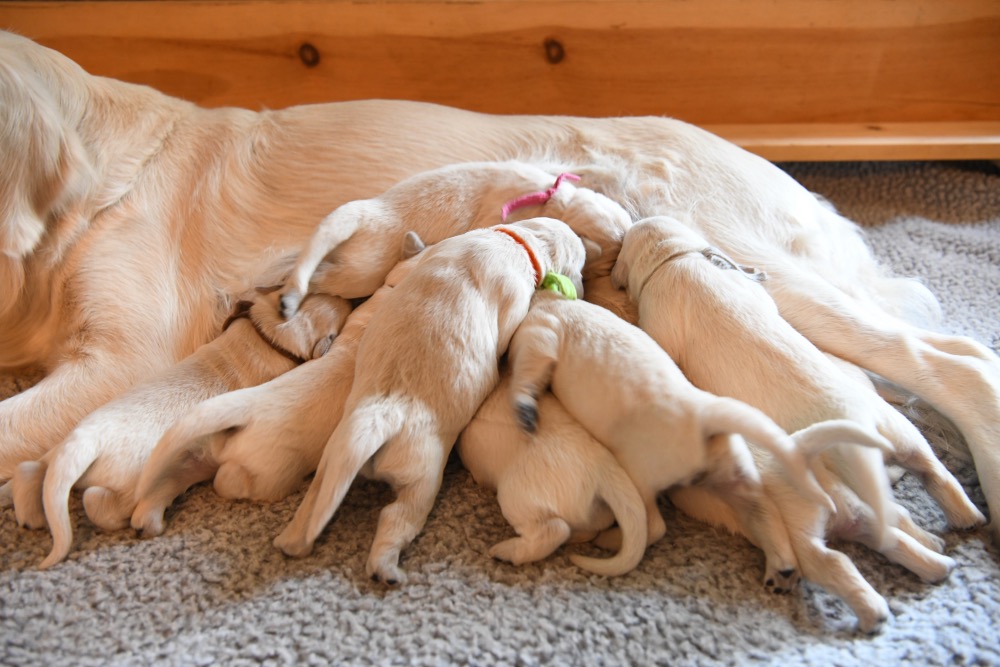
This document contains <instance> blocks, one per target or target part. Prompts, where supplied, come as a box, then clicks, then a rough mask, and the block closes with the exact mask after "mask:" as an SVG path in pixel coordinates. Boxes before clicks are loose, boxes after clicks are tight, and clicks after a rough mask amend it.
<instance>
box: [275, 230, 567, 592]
mask: <svg viewBox="0 0 1000 667" xmlns="http://www.w3.org/2000/svg"><path fill="white" fill-rule="evenodd" d="M500 228H505V229H509V230H515V233H516V234H518V235H520V237H521V238H522V239H523V241H524V243H525V244H527V246H528V247H529V248H530V249H531V251H532V253H533V254H534V256H535V257H536V258H537V260H538V262H539V263H540V265H541V268H542V271H543V273H544V272H547V271H557V272H559V273H562V274H564V275H567V276H569V277H570V278H571V279H574V280H575V281H576V282H580V281H582V277H581V274H580V272H581V270H582V268H583V265H584V262H585V260H586V259H587V257H586V255H585V249H584V244H583V243H582V242H581V241H580V239H579V237H578V236H576V234H574V233H573V231H572V230H571V229H570V228H569V227H568V226H566V225H565V224H564V223H562V222H559V221H556V220H552V219H548V218H534V219H531V220H526V221H522V222H518V223H513V224H510V225H498V226H497V227H491V228H488V229H483V230H473V231H470V232H466V233H465V234H462V235H460V236H457V237H453V238H451V239H446V240H444V241H441V242H440V243H439V244H437V245H435V246H433V247H432V248H430V249H428V250H426V251H424V253H423V255H422V257H421V259H420V262H419V263H418V264H417V266H416V267H414V268H413V270H412V271H411V272H410V274H409V275H408V276H407V277H406V278H404V279H403V281H402V282H401V283H400V284H399V285H397V286H396V288H395V289H394V290H393V291H392V292H391V293H390V294H389V295H388V296H387V298H386V300H385V302H384V303H383V305H382V307H381V308H380V309H379V310H378V312H377V313H375V315H374V316H373V317H372V320H371V322H370V324H369V326H368V328H367V329H366V330H365V333H364V336H363V337H362V339H361V343H360V345H359V348H358V358H357V370H356V373H355V378H354V386H353V387H352V388H351V393H350V395H349V396H348V398H347V404H346V405H345V407H344V417H343V419H342V420H341V421H340V423H339V424H338V425H337V428H336V429H335V430H334V432H333V435H332V436H331V437H330V440H329V442H328V443H327V445H326V448H325V449H324V450H323V455H322V457H321V459H320V462H319V466H318V468H317V470H316V477H315V478H314V479H313V481H312V483H311V484H310V486H309V490H308V491H307V493H306V496H305V498H304V499H303V501H302V504H301V505H300V506H299V508H298V510H297V511H296V513H295V517H294V518H293V519H292V521H291V523H289V524H288V526H286V527H285V530H284V531H282V533H281V534H280V535H278V537H277V538H276V539H275V545H276V546H278V547H279V548H281V550H282V551H284V552H285V553H286V554H288V555H292V556H303V555H306V554H308V553H309V552H310V551H311V550H312V547H313V544H314V542H315V541H316V538H317V537H318V536H319V534H320V533H321V532H322V530H323V528H324V527H325V526H326V524H327V522H329V520H330V518H331V517H332V516H333V514H334V512H336V510H337V508H338V507H339V506H340V503H341V501H342V500H343V498H344V495H345V494H346V493H347V489H348V487H349V486H350V484H351V483H352V482H353V480H354V478H355V476H356V475H357V474H358V472H359V471H360V470H361V468H362V467H363V466H365V464H366V463H368V462H369V459H371V461H370V475H369V476H371V477H374V478H376V479H381V480H384V481H386V482H388V483H389V484H390V485H391V486H392V487H393V489H394V490H395V492H396V494H397V495H396V500H395V502H393V503H392V504H390V505H388V506H387V507H386V508H384V509H383V510H382V514H381V515H380V517H379V522H378V528H377V530H376V534H375V540H374V542H373V544H372V549H371V553H370V554H369V557H368V563H367V568H366V569H367V572H368V574H369V575H371V576H372V577H374V578H376V579H378V580H381V581H383V582H386V583H398V582H400V581H402V579H403V573H402V571H401V570H400V569H399V566H398V561H399V554H400V551H401V550H402V549H403V548H404V547H405V546H406V545H407V544H409V543H410V541H411V540H413V538H414V537H415V536H416V535H417V533H418V532H419V531H420V530H421V529H422V528H423V524H424V521H425V520H426V518H427V514H428V513H429V512H430V510H431V507H432V505H433V502H434V498H435V496H436V495H437V491H438V489H439V488H440V485H441V477H442V475H443V472H444V464H445V462H446V460H447V458H448V453H449V452H450V451H451V448H452V446H453V445H454V443H455V440H456V439H457V438H458V435H459V433H460V432H461V430H462V429H463V428H464V427H465V426H466V425H467V424H468V423H469V421H470V420H471V419H472V417H473V415H474V414H475V412H476V410H477V408H478V407H479V405H480V404H481V403H482V402H483V400H484V399H485V398H486V396H487V395H488V394H489V392H490V391H492V390H493V388H494V387H495V386H496V383H497V381H498V379H499V377H498V370H497V362H498V360H499V358H500V356H501V355H502V354H503V353H504V351H505V350H506V349H507V345H508V342H509V340H510V337H511V335H513V333H514V329H515V328H516V327H517V326H518V325H519V324H520V322H521V319H522V318H523V317H524V315H525V313H526V312H527V311H528V305H529V303H530V301H531V295H532V293H533V292H534V291H535V287H536V284H537V277H536V275H535V269H534V268H533V266H532V262H531V261H530V257H529V253H528V250H527V249H526V248H525V247H524V246H523V245H522V244H521V243H519V242H517V241H515V240H514V239H513V238H511V237H510V236H508V234H506V233H502V232H501V231H499V229H500Z"/></svg>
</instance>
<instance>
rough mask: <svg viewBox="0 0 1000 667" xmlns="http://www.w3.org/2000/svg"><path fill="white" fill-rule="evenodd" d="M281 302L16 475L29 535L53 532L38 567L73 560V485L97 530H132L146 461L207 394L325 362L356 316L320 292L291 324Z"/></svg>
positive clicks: (234, 326) (269, 302) (242, 317)
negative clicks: (310, 362)
mask: <svg viewBox="0 0 1000 667" xmlns="http://www.w3.org/2000/svg"><path fill="white" fill-rule="evenodd" d="M276 300H277V294H276V293H274V292H272V293H271V294H269V295H266V296H265V295H259V296H257V297H256V298H255V300H254V302H253V303H252V305H251V303H250V302H244V304H241V308H242V309H241V310H240V311H238V313H237V315H235V316H234V319H233V321H232V322H231V323H230V324H229V326H228V328H227V329H226V330H225V331H224V332H223V333H222V334H221V335H220V336H219V337H218V338H217V339H216V340H214V341H212V342H210V343H207V344H205V345H203V346H202V347H200V348H199V349H198V350H196V351H195V352H194V354H192V355H191V356H190V357H188V358H187V359H185V360H183V361H181V362H180V363H178V364H177V365H176V366H174V367H172V368H170V369H168V370H167V371H165V372H163V373H160V374H159V375H157V376H155V377H154V378H151V379H150V380H148V381H146V382H144V383H141V384H139V385H138V386H136V387H135V388H134V389H132V390H131V391H129V392H127V393H126V394H123V395H122V396H120V397H119V398H117V399H116V400H114V401H112V402H110V403H108V404H107V405H105V406H103V407H101V408H100V409H98V410H96V411H94V412H93V413H91V414H90V415H88V416H87V417H86V418H85V419H84V420H83V421H82V422H81V423H80V425H79V426H77V428H75V429H74V430H73V432H72V433H71V434H70V436H69V437H68V438H67V439H66V441H65V442H63V443H62V444H60V445H59V446H58V447H55V448H54V449H52V450H50V451H49V453H48V454H46V456H45V457H43V458H42V459H41V461H39V462H37V463H31V462H29V463H22V464H21V465H20V466H19V467H18V469H17V471H16V473H15V476H14V479H13V481H12V483H11V487H12V488H11V492H12V496H13V500H14V509H15V514H16V515H17V517H18V520H19V521H20V522H21V523H22V524H24V525H28V526H31V527H41V526H44V525H45V523H46V522H47V523H48V526H49V529H50V530H51V532H52V539H53V546H52V551H51V552H50V553H49V555H48V557H47V558H45V560H44V561H42V563H41V565H40V567H41V568H43V569H45V568H48V567H51V566H52V565H54V564H56V563H58V562H60V561H61V560H63V559H64V558H65V557H66V555H67V554H68V553H69V549H70V546H71V543H72V527H71V523H70V516H69V507H68V502H69V493H70V490H71V489H72V488H73V487H76V488H79V489H85V491H84V493H83V504H84V508H85V510H86V512H87V515H88V516H89V517H90V519H91V520H92V521H93V522H94V523H95V524H97V525H98V526H101V527H102V528H106V529H116V528H122V527H124V526H127V525H128V519H129V516H130V515H131V514H132V511H133V509H134V507H135V504H136V495H135V491H136V483H137V481H138V480H139V477H140V472H141V470H142V467H143V465H144V464H145V462H146V458H147V457H148V456H149V454H150V452H151V450H152V449H153V447H154V445H155V444H156V442H157V441H158V440H159V438H160V436H161V435H162V434H163V432H164V431H165V430H166V429H167V427H168V426H170V424H171V423H172V422H173V421H174V420H175V419H176V418H177V417H178V416H179V415H181V414H183V413H184V411H185V410H187V409H189V408H190V407H191V406H192V405H195V404H196V403H198V402H199V401H201V400H204V399H206V398H208V397H209V396H213V395H216V394H220V393H223V392H227V391H232V390H234V389H238V388H241V387H247V386H250V385H255V384H259V383H261V382H264V381H265V380H270V379H271V378H273V377H275V376H276V375H280V374H281V373H284V372H286V371H288V370H289V369H291V368H293V367H294V366H295V365H297V364H298V363H301V362H302V361H304V360H305V359H310V358H313V357H318V356H321V355H323V354H324V353H325V352H326V350H328V349H329V347H330V345H331V342H332V340H333V338H334V337H335V336H336V334H337V331H338V330H339V329H340V326H341V324H342V323H343V321H344V319H345V318H346V317H347V314H348V312H349V311H350V304H349V303H348V302H347V301H345V300H344V299H341V298H339V297H333V296H329V295H326V294H315V295H310V297H309V299H307V300H306V301H305V302H304V303H303V307H302V310H301V311H300V312H299V314H298V315H297V316H296V317H294V318H292V319H291V320H284V319H282V318H281V317H280V316H278V314H277V311H276ZM193 464H194V465H197V463H193ZM42 510H44V512H43V511H42Z"/></svg>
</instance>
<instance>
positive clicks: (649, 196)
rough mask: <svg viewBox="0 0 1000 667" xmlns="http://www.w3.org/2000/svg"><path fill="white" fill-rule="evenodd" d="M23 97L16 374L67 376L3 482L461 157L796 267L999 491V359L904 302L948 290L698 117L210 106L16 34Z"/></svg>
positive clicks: (14, 243) (11, 228)
mask: <svg viewBox="0 0 1000 667" xmlns="http://www.w3.org/2000/svg"><path fill="white" fill-rule="evenodd" d="M0 107H2V108H3V109H4V111H5V113H4V115H3V119H2V121H0V164H2V166H3V169H2V173H4V174H17V176H18V178H15V179H4V181H3V183H2V184H0V187H2V188H4V190H3V192H2V196H0V243H2V244H3V247H2V248H0V369H2V370H5V371H6V370H12V369H17V368H19V367H22V366H25V365H28V364H44V365H46V366H47V367H48V369H49V375H48V377H46V378H45V379H44V380H43V381H42V382H40V383H39V384H37V385H36V386H34V387H32V388H31V389H28V390H27V391H25V392H23V393H21V394H19V395H17V396H15V397H12V398H10V399H7V400H5V401H3V402H2V403H0V479H5V478H10V477H11V476H12V475H13V473H14V469H15V468H16V467H17V464H18V463H20V462H22V461H30V460H37V459H38V458H40V457H41V456H42V455H43V454H44V453H45V452H46V451H47V450H48V449H50V448H51V447H53V446H55V445H56V444H58V443H59V442H60V441H62V440H63V439H64V438H65V437H66V435H67V434H68V433H69V432H70V430H72V428H73V427H74V426H75V425H76V423H77V422H78V421H79V420H80V419H81V418H82V417H84V416H85V415H86V414H88V413H89V412H91V411H93V410H94V409H95V408H97V407H98V406H100V405H101V404H103V403H105V402H107V401H109V400H110V399H112V398H114V397H115V396H117V395H119V394H121V393H122V392H124V391H126V390H127V389H128V388H129V387H131V386H132V385H134V384H136V383H137V382H139V381H141V380H142V379H144V378H146V377H149V376H151V375H154V374H155V373H157V372H159V371H161V370H163V369H164V368H166V367H168V366H170V365H171V364H173V363H175V362H177V361H178V360H180V359H182V358H184V357H185V356H187V355H188V354H190V353H191V352H192V351H193V350H194V349H195V348H197V347H198V346H199V345H201V344H203V343H205V342H207V341H208V340H211V339H212V338H213V337H214V336H216V335H217V334H218V332H219V327H220V325H221V323H222V321H223V320H224V319H225V316H226V313H227V312H228V310H229V308H230V305H231V301H232V299H233V298H234V295H237V294H240V293H241V292H243V291H245V290H246V289H247V288H248V287H250V286H253V285H259V284H269V283H272V282H274V281H275V280H276V279H278V278H280V275H278V276H265V275H262V274H263V273H266V272H267V268H268V267H269V266H270V263H269V262H267V261H266V259H267V258H270V257H275V256H278V255H280V254H282V253H284V252H288V251H295V250H298V249H300V248H301V247H302V245H303V244H304V243H305V242H306V241H307V239H308V238H309V236H310V234H311V233H312V231H313V230H314V228H315V225H316V222H317V221H318V220H321V219H322V218H323V216H325V215H327V214H328V213H329V212H330V211H332V210H334V209H335V208H337V206H339V205H341V204H343V203H344V202H347V201H351V200H355V199H364V198H368V197H373V196H375V195H377V194H378V193H380V192H383V191H384V190H385V189H386V188H388V187H390V186H391V185H392V184H394V183H396V182H398V181H399V180H401V179H403V178H405V177H408V176H412V175H414V174H416V173H418V172H421V171H425V170H428V169H434V168H438V167H442V166H444V165H447V164H453V163H457V162H469V161H482V160H509V159H517V160H521V161H526V162H529V163H532V164H535V165H536V166H538V167H540V168H542V169H544V170H545V171H546V172H548V173H552V174H555V173H560V172H564V171H570V172H575V173H578V174H580V175H581V176H582V177H583V178H584V182H585V183H586V184H587V185H588V187H591V188H593V189H594V190H596V191H598V192H601V193H602V194H604V195H607V196H608V197H610V198H611V199H613V200H615V201H618V202H622V203H623V204H625V205H626V209H627V210H628V212H629V213H630V215H631V217H633V218H636V219H638V218H643V217H648V216H651V215H672V216H675V217H677V218H679V219H681V220H682V221H683V222H684V224H686V225H689V226H691V227H693V228H696V229H698V230H699V231H700V232H701V233H702V234H703V235H704V236H705V237H706V238H708V239H709V240H710V241H711V242H712V243H713V244H714V245H717V246H719V247H720V248H722V249H723V250H724V251H726V252H728V253H729V254H730V255H732V256H734V257H735V259H736V260H737V261H741V262H743V263H745V264H752V265H755V266H760V267H762V268H765V269H766V270H768V271H769V272H770V273H771V274H772V275H774V276H776V277H777V276H778V275H779V274H780V275H781V277H782V281H781V283H780V284H781V285H783V287H782V288H781V290H780V292H779V291H778V290H772V294H773V296H774V297H775V299H776V301H777V303H778V306H779V309H780V311H781V313H782V315H783V316H784V317H785V318H786V319H788V320H789V321H791V322H792V323H793V324H794V325H795V326H796V328H798V329H799V330H800V331H801V332H802V333H804V334H805V335H806V336H807V337H808V338H810V340H812V341H813V342H814V343H816V344H817V345H819V347H821V348H823V349H825V350H827V351H830V352H834V353H837V354H838V355H839V356H842V357H844V358H848V359H850V360H851V361H853V362H855V363H857V364H858V365H860V366H862V367H864V368H867V369H870V370H873V371H875V372H877V373H878V374H879V375H881V376H883V377H886V378H888V379H889V380H891V381H893V382H895V383H896V384H897V385H900V386H902V387H904V388H906V389H908V390H910V391H911V392H912V393H914V394H916V395H918V396H920V397H922V398H924V399H926V400H927V401H928V402H930V403H931V404H932V405H934V406H935V407H937V408H938V409H940V410H941V411H942V412H944V413H945V414H946V415H948V416H949V417H950V418H951V419H952V421H954V422H955V423H956V424H957V425H958V426H959V428H960V429H961V430H962V433H963V435H964V436H965V438H966V439H967V441H968V442H969V446H970V449H971V451H972V453H973V456H974V458H975V461H976V466H977V470H978V472H979V475H980V479H981V482H982V484H983V487H984V491H985V494H986V496H987V498H988V500H989V503H990V505H991V506H993V507H994V508H998V507H1000V448H998V447H997V446H996V443H997V442H1000V419H998V414H1000V361H998V359H997V357H996V355H995V354H993V353H992V352H990V351H989V350H988V349H986V348H985V347H984V346H982V345H979V344H977V343H974V342H972V341H970V340H968V339H964V338H957V337H950V336H940V335H936V334H931V333H929V332H927V331H923V330H920V329H915V328H913V327H911V326H910V325H907V324H904V323H903V322H902V321H901V320H898V319H896V318H894V317H893V315H900V314H906V313H910V312H917V311H924V312H929V311H933V309H934V307H935V304H934V300H933V298H932V297H931V296H930V295H929V294H928V293H927V291H926V290H923V289H921V288H918V287H914V286H913V285H912V284H911V283H906V282H903V281H895V280H889V279H886V278H885V277H884V275H883V274H882V272H881V271H880V270H879V268H878V266H877V264H876V262H875V260H874V259H873V258H872V256H871V253H870V252H869V251H868V249H867V248H866V247H865V244H864V242H863V240H862V238H861V236H860V234H859V232H858V230H857V228H856V226H854V225H853V224H851V223H850V222H849V221H847V220H845V219H844V218H842V217H840V216H838V215H837V214H836V213H834V212H833V211H831V210H830V209H829V208H828V207H826V206H824V205H823V204H822V203H820V202H819V201H817V200H816V198H815V197H813V196H811V195H810V194H809V193H808V192H807V191H805V190H804V189H803V188H802V187H801V186H799V185H798V184H797V183H795V182H794V181H793V180H792V179H791V178H790V177H789V176H788V175H787V174H785V173H784V172H782V171H781V170H780V169H778V168H777V167H775V166H774V165H771V164H769V163H768V162H767V161H765V160H762V159H760V158H758V157H756V156H754V155H751V154H749V153H747V152H745V151H743V150H741V149H739V148H738V147H736V146H734V145H732V144H730V143H728V142H725V141H723V140H722V139H719V138H718V137H715V136H713V135H711V134H709V133H707V132H704V131H702V130H699V129H698V128H695V127H692V126H690V125H687V124H685V123H682V122H679V121H675V120H670V119H663V118H613V119H589V118H579V117H541V116H509V117H508V116H489V115H484V114H476V113H469V112H464V111H459V110H456V109H449V108H445V107H440V106H434V105H427V104H420V103H412V102H403V101H387V100H380V101H364V102H348V103H337V104H325V105H310V106H300V107H292V108H289V109H283V110H276V111H264V112H259V113H258V112H251V111H247V110H241V109H232V108H226V109H201V108H198V107H196V106H194V105H192V104H190V103H188V102H185V101H182V100H179V99H176V98H171V97H168V96H165V95H162V94H160V93H158V92H156V91H154V90H152V89H149V88H146V87H142V86H136V85H131V84H128V83H123V82H119V81H113V80H109V79H104V78H100V77H94V76H90V75H88V74H86V73H85V72H84V71H83V70H82V69H80V68H79V67H78V66H76V65H75V64H74V63H72V62H71V61H69V60H68V59H66V58H65V57H63V56H61V55H60V54H58V53H56V52H54V51H51V50H49V49H46V48H44V47H42V46H40V45H38V44H35V43H33V42H31V41H30V40H27V39H25V38H22V37H19V36H16V35H12V34H9V33H0ZM43 230H44V231H43ZM776 284H777V281H776ZM997 526H1000V524H997ZM994 532H995V531H994Z"/></svg>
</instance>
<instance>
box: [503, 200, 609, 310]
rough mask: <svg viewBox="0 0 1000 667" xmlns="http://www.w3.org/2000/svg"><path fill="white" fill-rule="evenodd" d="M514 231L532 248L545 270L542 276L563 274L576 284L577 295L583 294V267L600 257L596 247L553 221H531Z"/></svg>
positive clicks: (514, 224) (518, 225) (545, 219)
mask: <svg viewBox="0 0 1000 667" xmlns="http://www.w3.org/2000/svg"><path fill="white" fill-rule="evenodd" d="M509 226H510V227H514V228H516V229H517V230H518V232H519V233H521V235H522V236H523V237H524V238H525V241H526V242H528V243H529V244H530V245H531V248H532V250H533V251H534V253H535V256H536V257H537V258H538V261H539V263H540V264H541V266H542V275H545V273H547V272H549V271H555V272H556V273H561V274H563V275H564V276H566V277H567V278H569V279H570V280H572V281H573V286H574V287H575V288H576V291H577V294H583V267H584V264H585V263H586V262H587V261H588V259H589V260H590V261H593V260H595V259H596V258H597V257H599V256H600V253H601V248H600V247H598V246H597V244H595V243H593V242H590V241H584V240H583V239H581V238H580V237H579V236H577V235H576V233H575V232H574V231H573V230H572V229H570V227H569V225H567V224H566V223H564V222H562V221H560V220H556V219H554V218H529V219H528V220H521V221H520V222H515V223H513V224H511V225H509Z"/></svg>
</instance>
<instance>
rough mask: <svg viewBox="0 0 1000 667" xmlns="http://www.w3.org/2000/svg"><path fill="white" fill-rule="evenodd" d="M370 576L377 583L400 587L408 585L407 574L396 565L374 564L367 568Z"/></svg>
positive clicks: (369, 564)
mask: <svg viewBox="0 0 1000 667" xmlns="http://www.w3.org/2000/svg"><path fill="white" fill-rule="evenodd" d="M365 569H366V570H367V571H368V576H369V577H371V580H372V581H374V582H376V583H381V584H386V585H387V586H400V585H402V584H405V583H406V574H405V573H404V572H403V571H402V570H401V569H399V566H398V565H396V564H395V563H372V562H369V563H368V565H367V566H366V568H365Z"/></svg>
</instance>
